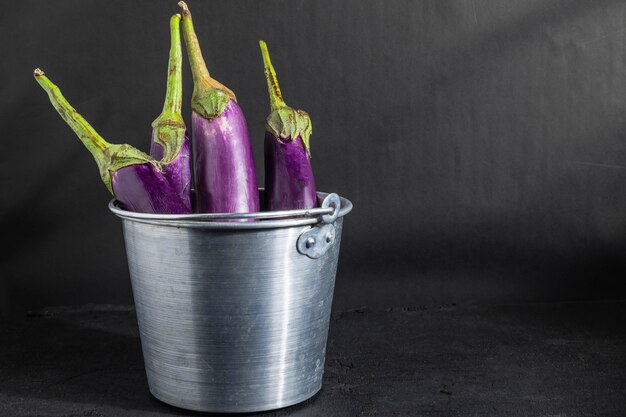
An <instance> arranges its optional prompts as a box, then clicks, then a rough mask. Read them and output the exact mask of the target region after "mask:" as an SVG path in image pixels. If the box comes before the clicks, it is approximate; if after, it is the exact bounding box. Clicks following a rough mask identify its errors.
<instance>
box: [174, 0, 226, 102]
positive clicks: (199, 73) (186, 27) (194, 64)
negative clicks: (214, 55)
mask: <svg viewBox="0 0 626 417" xmlns="http://www.w3.org/2000/svg"><path fill="white" fill-rule="evenodd" d="M178 6H180V8H181V9H182V14H183V37H184V38H185V44H186V45H187V55H188V56H189V64H190V66H191V73H192V74H193V85H194V88H193V94H194V96H196V97H198V96H200V95H202V94H203V93H205V92H207V91H208V90H210V89H213V88H217V89H218V90H222V91H224V92H225V93H226V94H228V95H229V96H231V97H232V98H233V100H235V101H237V97H235V93H233V91H232V90H231V89H229V88H228V87H226V86H225V85H223V84H222V83H220V82H219V81H217V80H215V79H214V78H212V77H211V75H210V74H209V70H208V69H207V66H206V62H204V58H203V57H202V51H201V49H200V43H199V42H198V36H197V35H196V32H195V30H194V27H193V19H192V17H191V12H190V11H189V7H187V3H185V2H184V1H179V2H178Z"/></svg>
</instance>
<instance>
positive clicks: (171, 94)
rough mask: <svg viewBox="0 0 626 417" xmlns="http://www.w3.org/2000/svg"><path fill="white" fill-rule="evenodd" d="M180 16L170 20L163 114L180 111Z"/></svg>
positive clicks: (181, 88)
mask: <svg viewBox="0 0 626 417" xmlns="http://www.w3.org/2000/svg"><path fill="white" fill-rule="evenodd" d="M181 18H182V16H181V15H180V14H175V15H173V16H172V17H171V19H170V39H171V46H170V56H169V62H168V67H167V91H166V93H165V102H164V103H163V112H164V113H165V112H172V113H177V114H180V113H181V110H182V95H183V75H182V74H183V71H182V56H183V52H182V47H181V44H180V20H181Z"/></svg>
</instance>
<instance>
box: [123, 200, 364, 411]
mask: <svg viewBox="0 0 626 417" xmlns="http://www.w3.org/2000/svg"><path fill="white" fill-rule="evenodd" d="M319 197H320V199H323V198H324V197H326V194H323V193H319ZM329 203H330V201H329ZM328 208H331V210H328ZM351 208H352V205H351V203H350V202H349V201H348V200H346V199H343V198H339V197H337V200H335V204H333V205H328V206H327V208H321V209H312V210H317V211H320V210H325V211H323V212H322V213H315V212H313V214H308V215H307V214H303V213H301V211H295V212H294V213H295V214H292V215H289V214H288V213H287V214H284V215H281V216H278V217H276V215H275V214H269V216H266V214H268V213H256V214H254V215H252V216H249V217H248V218H252V219H254V220H253V221H246V222H232V216H228V217H226V218H220V217H219V216H214V217H211V218H209V219H207V218H204V219H201V218H199V217H198V216H202V215H186V216H188V217H185V218H183V219H171V218H168V215H143V214H140V213H129V212H126V211H123V210H120V209H119V208H117V207H115V204H114V203H112V204H111V210H112V211H113V212H114V213H115V214H117V215H118V216H120V217H121V218H122V219H123V229H124V237H125V242H126V252H127V256H128V264H129V269H130V275H131V280H132V286H133V295H134V298H135V305H136V309H137V319H138V323H139V330H140V336H141V344H142V349H143V354H144V360H145V365H146V373H147V376H148V384H149V387H150V391H151V392H152V394H153V395H154V396H155V397H157V398H159V399H160V400H162V401H164V402H166V403H169V404H172V405H175V406H178V407H182V408H186V409H191V410H200V411H212V412H252V411H262V410H269V409H275V408H280V407H285V406H288V405H292V404H296V403H298V402H301V401H303V400H305V399H307V398H309V397H311V396H313V395H314V394H315V393H316V392H317V391H319V389H320V388H321V384H322V373H323V369H324V356H325V351H326V339H327V336H328V326H329V319H330V308H331V304H332V296H333V289H334V284H335V274H336V269H337V259H338V256H339V245H340V240H341V230H342V224H343V216H345V215H346V214H347V213H348V212H349V211H350V210H351ZM327 215H328V216H335V215H336V218H335V220H334V223H333V224H325V223H323V222H320V219H321V216H327ZM224 220H231V221H230V222H227V221H224ZM311 221H312V222H311ZM318 223H319V227H318V226H314V227H313V228H311V226H310V225H311V224H313V225H317V224H318ZM251 224H256V226H253V227H251V226H250V225H251ZM324 228H326V229H327V230H328V231H330V229H331V228H332V236H329V238H330V242H326V243H327V245H326V250H325V251H324V253H322V254H320V255H319V257H317V258H312V257H310V255H309V256H305V255H303V254H302V253H300V252H299V251H298V247H299V246H298V241H299V239H301V237H302V236H303V235H304V233H307V231H308V232H310V231H311V230H313V229H319V230H322V229H324ZM314 238H315V239H318V237H317V236H315V237H314ZM325 238H326V235H324V234H323V233H322V239H325ZM306 241H308V238H307V239H304V242H305V246H306ZM316 242H317V241H316ZM316 244H317V243H316Z"/></svg>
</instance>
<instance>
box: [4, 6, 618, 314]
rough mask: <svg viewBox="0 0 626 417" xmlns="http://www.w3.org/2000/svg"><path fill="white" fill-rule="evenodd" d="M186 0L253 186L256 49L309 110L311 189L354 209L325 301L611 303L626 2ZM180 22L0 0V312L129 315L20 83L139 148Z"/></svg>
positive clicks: (258, 97) (260, 127)
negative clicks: (237, 112)
mask: <svg viewBox="0 0 626 417" xmlns="http://www.w3.org/2000/svg"><path fill="white" fill-rule="evenodd" d="M188 4H189V6H190V8H191V11H192V13H193V15H194V22H195V25H196V30H197V32H198V35H199V39H200V42H201V45H202V47H203V51H204V55H205V59H206V61H207V64H208V66H209V70H210V71H211V73H212V75H213V76H214V77H215V78H216V79H218V80H220V81H221V82H223V83H224V84H226V85H227V86H229V87H230V88H232V89H233V90H234V91H235V92H236V93H237V96H238V99H239V103H240V105H241V106H242V108H243V110H244V112H245V114H246V116H247V120H248V125H249V129H250V132H251V137H252V138H253V142H254V143H253V146H254V148H255V154H256V157H257V168H258V172H259V181H262V180H263V172H262V138H263V132H264V119H265V116H266V115H267V113H268V111H269V104H268V97H267V91H266V87H265V82H264V78H263V71H262V64H261V58H260V53H259V50H258V43H257V42H258V39H264V40H266V41H267V43H268V46H269V49H270V52H271V54H272V58H273V61H274V65H275V66H276V70H277V72H278V76H279V80H280V82H281V86H282V90H283V94H284V97H285V99H286V101H287V103H288V104H291V105H292V106H294V107H299V108H303V109H305V110H306V111H308V112H309V114H310V115H311V117H312V120H313V136H312V138H311V145H312V153H313V164H314V169H315V172H316V178H317V183H318V189H319V190H322V191H334V192H337V193H339V194H341V195H343V196H345V197H347V198H349V199H350V200H352V201H353V203H354V206H355V208H354V211H353V212H352V213H351V214H350V215H349V216H348V217H347V218H346V222H345V228H344V236H343V241H342V253H341V256H340V264H339V270H338V277H337V288H336V293H335V305H334V307H335V308H336V309H349V308H358V307H362V306H366V307H372V308H379V307H384V306H398V305H413V306H414V305H430V304H436V303H439V304H441V303H443V304H446V303H468V302H489V303H509V302H519V301H554V300H591V299H607V298H624V296H625V295H626V285H624V274H625V272H626V262H625V261H624V259H625V258H624V254H625V253H626V251H625V250H626V214H625V213H624V207H626V187H625V186H624V184H625V181H626V123H625V121H626V45H625V40H626V26H625V23H624V22H625V21H626V9H625V7H626V6H625V3H624V2H623V1H604V0H584V1H583V0H569V1H554V0H524V1H520V0H498V1H496V0H491V1H486V0H423V1H415V0H413V1H382V0H379V1H372V0H350V1H337V0H323V1H321V0H316V1H267V0H264V1H243V0H240V1H232V0H229V1H215V0H212V1H198V0H189V2H188ZM177 11H178V7H177V6H176V1H175V0H171V1H141V2H140V1H106V2H105V1H86V0H80V1H78V0H76V1H69V0H65V1H54V2H43V1H20V2H12V3H11V5H10V7H8V6H7V5H5V6H4V7H2V11H1V12H0V39H2V44H1V46H0V48H1V63H0V138H1V140H2V148H1V149H2V151H1V152H2V153H1V155H2V156H1V158H0V161H1V164H0V178H1V181H2V197H1V204H0V224H1V226H0V227H1V235H2V250H1V256H2V267H1V270H0V273H1V274H2V276H1V279H0V315H1V316H3V317H5V318H6V317H13V316H19V315H23V314H24V312H26V311H27V310H36V309H38V308H41V307H43V306H54V305H74V304H85V303H112V304H128V303H131V302H132V294H131V290H130V281H129V276H128V270H127V266H126V259H125V255H124V247H123V239H122V230H121V224H120V221H119V219H117V218H116V217H115V216H114V215H112V214H111V213H110V212H109V211H108V209H107V202H108V200H109V199H110V195H109V194H108V192H107V190H106V188H105V187H104V185H103V184H102V183H101V181H100V179H99V176H98V172H97V168H96V165H95V163H94V161H93V159H92V157H91V156H90V155H89V154H88V152H87V151H86V150H85V149H84V147H83V146H82V145H81V144H80V142H79V141H78V139H77V138H76V137H75V136H74V134H73V133H72V132H71V130H70V129H69V128H68V127H67V126H66V125H65V124H64V122H63V121H62V120H61V119H60V117H59V116H58V115H57V113H56V112H55V111H54V109H53V108H52V106H51V105H50V103H49V101H48V98H47V96H46V95H45V93H44V92H43V91H42V90H41V89H40V87H39V86H38V85H37V83H36V82H35V81H34V80H33V78H32V70H33V69H34V68H36V67H41V68H42V69H44V70H45V71H46V73H47V75H48V76H49V77H50V78H51V79H52V81H53V82H55V83H56V84H57V85H59V86H60V87H61V89H62V91H63V92H64V94H65V96H66V97H67V98H68V100H69V101H70V102H71V103H72V104H73V105H74V106H75V107H76V108H77V110H78V111H79V112H80V113H82V114H83V115H84V116H85V118H86V119H87V120H89V121H90V122H91V124H92V125H93V126H94V127H95V128H96V129H97V130H98V131H99V132H100V133H101V134H102V135H103V136H104V137H105V138H107V139H108V140H109V141H112V142H127V143H130V144H132V145H135V146H137V147H140V148H141V149H144V150H147V149H148V143H149V138H150V131H151V128H150V123H151V122H152V120H153V119H154V118H155V117H156V116H157V115H158V113H159V112H160V110H161V106H162V100H163V96H164V93H165V76H166V65H167V54H168V49H169V29H168V19H169V16H170V15H171V14H172V13H175V12H177ZM184 77H185V114H186V119H187V121H189V117H188V115H189V103H188V102H189V98H190V93H191V76H190V73H189V70H188V66H186V67H185V72H184Z"/></svg>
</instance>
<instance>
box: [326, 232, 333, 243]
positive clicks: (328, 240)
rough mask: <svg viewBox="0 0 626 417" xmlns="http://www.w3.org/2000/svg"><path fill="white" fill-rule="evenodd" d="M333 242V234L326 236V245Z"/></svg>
mask: <svg viewBox="0 0 626 417" xmlns="http://www.w3.org/2000/svg"><path fill="white" fill-rule="evenodd" d="M332 241H333V234H332V233H327V234H326V243H330V242H332Z"/></svg>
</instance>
